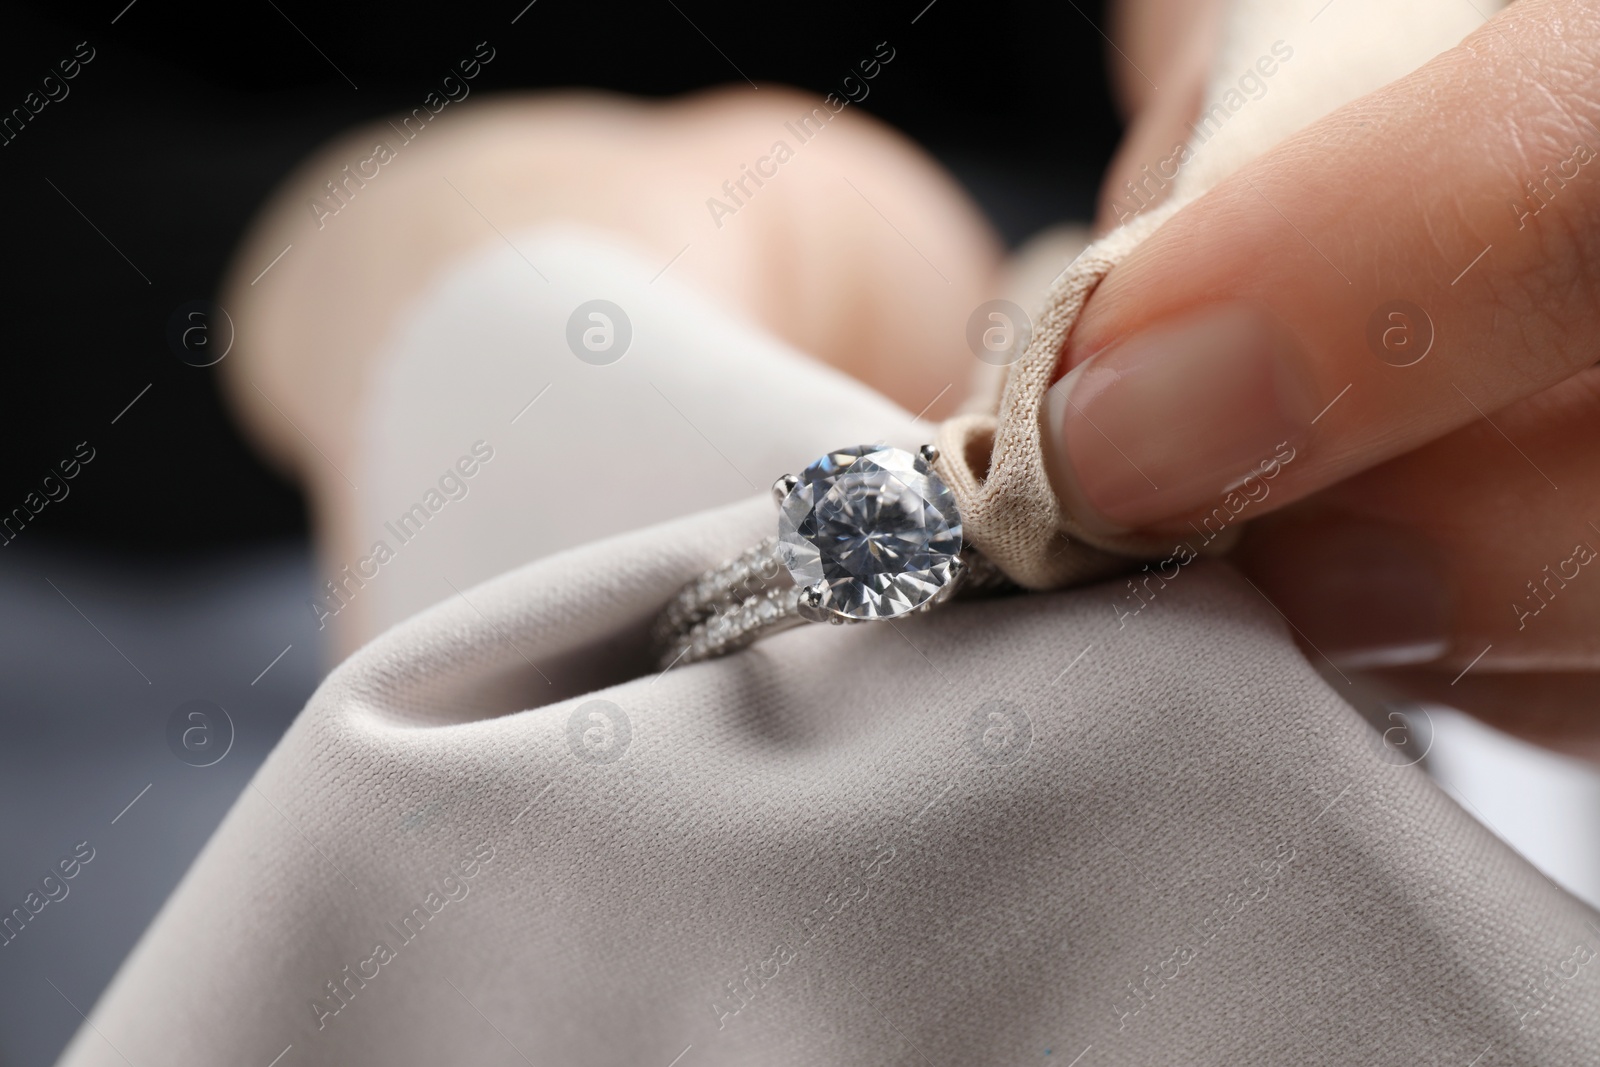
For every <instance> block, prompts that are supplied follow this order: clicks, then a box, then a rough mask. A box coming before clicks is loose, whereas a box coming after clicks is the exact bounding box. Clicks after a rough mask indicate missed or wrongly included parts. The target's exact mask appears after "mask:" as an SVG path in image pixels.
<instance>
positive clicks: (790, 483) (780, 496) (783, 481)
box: [772, 474, 800, 507]
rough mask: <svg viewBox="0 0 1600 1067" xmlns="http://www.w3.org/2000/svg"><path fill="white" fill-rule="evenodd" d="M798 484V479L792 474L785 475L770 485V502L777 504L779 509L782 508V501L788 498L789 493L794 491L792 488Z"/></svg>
mask: <svg viewBox="0 0 1600 1067" xmlns="http://www.w3.org/2000/svg"><path fill="white" fill-rule="evenodd" d="M799 484H800V479H799V478H798V477H796V476H795V475H793V474H785V475H784V476H783V477H781V478H779V479H778V480H777V481H775V482H773V483H772V502H773V503H774V504H777V505H778V506H779V507H782V506H783V501H784V499H785V498H786V497H788V495H789V494H790V492H792V491H793V490H794V487H795V486H797V485H799Z"/></svg>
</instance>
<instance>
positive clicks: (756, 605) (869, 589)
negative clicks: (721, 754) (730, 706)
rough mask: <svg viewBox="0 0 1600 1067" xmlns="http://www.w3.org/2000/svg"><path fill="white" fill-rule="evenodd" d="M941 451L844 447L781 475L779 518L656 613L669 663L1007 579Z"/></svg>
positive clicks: (776, 488)
mask: <svg viewBox="0 0 1600 1067" xmlns="http://www.w3.org/2000/svg"><path fill="white" fill-rule="evenodd" d="M938 458H939V453H938V450H937V449H935V448H934V447H933V446H932V445H923V446H922V447H921V448H920V449H919V450H918V451H917V452H916V453H911V452H907V451H906V450H905V449H901V448H891V447H888V446H880V445H854V446H852V447H849V448H840V449H835V450H834V451H831V452H829V453H827V454H826V455H824V456H822V457H821V458H820V459H818V460H817V461H816V462H814V463H812V464H811V465H810V466H809V467H807V468H806V469H805V470H803V471H801V472H800V473H799V474H798V475H796V474H786V475H784V476H783V477H782V478H779V479H778V480H777V481H776V482H775V483H774V484H773V486H772V495H773V497H774V499H776V500H777V502H778V530H777V533H776V534H774V535H773V536H771V537H768V538H765V539H764V540H762V542H761V543H760V544H758V545H756V546H755V547H753V548H751V549H749V550H748V551H746V552H744V553H742V554H741V555H739V556H738V557H736V558H735V559H732V560H729V561H728V562H727V563H724V564H723V565H722V566H720V567H717V568H715V569H713V570H710V571H708V572H706V573H705V574H704V575H702V576H701V577H699V578H697V579H696V580H694V581H693V582H690V583H689V584H688V585H686V586H684V587H683V589H682V590H681V591H680V592H679V593H678V594H677V595H676V596H675V597H673V599H672V600H671V602H669V603H668V605H667V607H666V608H665V610H663V612H662V613H661V617H660V618H659V619H658V620H657V622H656V629H655V638H656V644H657V647H658V648H659V649H660V650H661V666H662V668H663V669H665V668H667V667H670V666H672V665H673V664H675V663H680V662H682V663H693V662H695V661H697V660H702V659H709V658H710V657H712V656H720V655H722V654H724V653H727V652H732V651H734V650H735V649H739V648H743V647H745V646H746V645H749V644H751V643H753V642H755V641H756V640H758V639H759V638H761V637H765V636H766V635H767V634H769V633H774V632H776V631H778V630H783V629H787V628H789V627H791V626H797V625H799V624H801V623H806V622H828V623H834V624H844V623H858V622H874V621H883V620H892V619H897V618H900V617H901V616H903V615H909V614H911V613H913V612H925V611H928V610H930V609H931V608H934V607H936V606H937V605H939V604H941V603H943V602H944V601H946V600H948V599H950V597H951V596H953V595H954V594H955V593H956V592H957V590H958V589H964V590H967V591H987V590H992V589H998V588H1001V587H1003V586H1005V585H1007V584H1008V583H1007V581H1006V579H1005V577H1004V575H1002V574H1001V573H1000V572H999V570H998V569H997V568H995V567H994V565H993V564H991V563H989V562H988V561H987V560H986V559H984V558H983V557H982V556H981V555H979V554H978V553H977V552H976V550H975V549H973V548H972V547H971V546H965V545H963V543H962V537H961V515H960V513H959V512H958V511H957V509H956V502H955V497H954V495H953V494H952V493H951V492H950V489H949V487H948V486H946V485H945V483H944V480H943V479H942V478H940V477H939V475H938V474H937V473H935V472H934V470H933V464H934V463H935V462H936V461H937V460H938Z"/></svg>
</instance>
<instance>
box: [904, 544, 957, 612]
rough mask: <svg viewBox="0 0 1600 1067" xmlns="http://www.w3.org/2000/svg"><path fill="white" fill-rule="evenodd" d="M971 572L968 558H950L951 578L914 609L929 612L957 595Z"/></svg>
mask: <svg viewBox="0 0 1600 1067" xmlns="http://www.w3.org/2000/svg"><path fill="white" fill-rule="evenodd" d="M970 573H971V572H970V570H969V569H968V567H967V562H966V560H964V559H962V558H961V557H960V556H956V557H954V558H952V559H951V560H950V580H949V581H947V582H945V584H944V588H942V589H940V590H939V591H938V592H937V593H935V594H933V596H931V597H929V598H928V599H927V600H925V601H923V602H922V603H921V604H919V605H917V607H916V608H915V609H914V610H915V611H916V612H917V613H918V614H927V613H928V612H930V611H932V610H933V609H934V608H936V607H938V606H939V605H940V604H943V603H944V602H945V601H946V600H949V599H950V598H951V597H953V596H955V594H956V592H957V591H958V590H959V589H960V588H961V587H962V586H963V585H964V584H966V579H967V576H968V574H970Z"/></svg>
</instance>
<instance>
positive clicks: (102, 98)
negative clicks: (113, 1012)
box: [0, 0, 1120, 1067]
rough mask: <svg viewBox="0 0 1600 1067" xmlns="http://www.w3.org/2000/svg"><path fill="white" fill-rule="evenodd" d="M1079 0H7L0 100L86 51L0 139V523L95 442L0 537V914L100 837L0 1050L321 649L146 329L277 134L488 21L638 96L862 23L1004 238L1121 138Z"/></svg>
mask: <svg viewBox="0 0 1600 1067" xmlns="http://www.w3.org/2000/svg"><path fill="white" fill-rule="evenodd" d="M1103 6H1104V5H1103V4H1102V3H1096V2H1092V0H1078V2H1077V3H1076V4H1074V3H1072V2H1068V3H1065V4H1055V3H1048V4H1047V3H1026V2H1021V0H1014V2H995V0H990V2H987V3H984V4H981V5H980V4H974V3H971V2H970V0H935V2H934V3H933V4H931V5H930V4H928V3H927V0H905V2H893V3H876V2H868V3H862V2H855V3H849V4H844V3H822V2H812V3H777V4H768V5H763V6H756V5H751V4H748V3H738V4H736V3H726V2H722V0H642V2H637V3H628V4H622V3H616V2H609V3H607V2H598V3H597V2H588V3H578V2H576V0H537V2H535V3H533V4H531V5H529V4H528V3H527V0H506V2H503V3H462V2H456V3H451V4H441V5H416V6H412V7H405V6H397V5H392V4H385V5H378V4H342V5H336V6H328V5H318V4H309V3H305V2H304V0H259V2H258V0H246V2H244V3H241V4H236V5H207V6H201V5H194V4H173V3H170V2H165V0H135V2H134V3H132V4H128V3H127V0H113V2H110V3H94V4H83V5H78V4H59V3H57V4H49V5H46V4H22V5H19V4H15V3H13V4H9V5H7V7H6V9H5V15H4V21H3V27H4V28H3V32H0V117H3V116H4V115H9V114H10V113H11V109H13V108H24V109H25V110H27V109H28V107H29V94H30V93H37V94H39V95H38V97H34V98H33V101H32V106H38V105H37V100H38V99H39V97H43V96H44V95H45V93H44V89H43V88H42V83H43V80H44V78H45V77H46V76H47V75H52V74H53V75H55V76H56V77H57V78H58V79H59V76H60V68H59V64H60V62H61V61H62V60H71V59H73V58H74V56H78V57H80V62H81V57H82V56H85V55H90V54H91V52H90V50H91V49H92V56H93V58H92V59H91V60H90V61H89V62H88V63H86V64H83V65H81V68H80V69H79V70H78V73H77V76H76V77H74V78H72V79H71V80H70V81H65V82H64V83H60V82H57V83H51V84H50V85H49V86H48V87H47V88H49V90H50V92H51V93H53V94H54V95H56V96H60V94H61V92H62V89H61V88H59V87H58V85H59V84H64V86H65V90H66V95H65V96H64V97H61V98H60V99H58V100H55V101H54V102H51V103H49V104H47V105H45V106H44V107H43V108H42V109H41V110H39V112H38V113H37V114H31V113H30V114H29V117H28V121H26V123H25V124H23V123H13V124H12V126H11V127H10V129H9V131H8V133H7V135H6V136H9V137H10V140H9V141H8V142H7V143H4V144H3V145H0V195H3V198H4V203H5V204H6V206H7V211H6V223H5V242H4V246H3V248H4V251H3V253H0V270H3V272H4V280H3V285H0V292H3V294H4V295H3V298H0V299H3V307H4V315H5V332H4V344H5V346H6V348H7V350H9V351H10V352H11V356H10V357H9V358H8V359H7V360H6V371H5V374H6V379H5V382H6V384H5V388H4V389H0V435H3V437H0V440H3V444H4V451H3V453H0V455H3V457H4V460H3V462H0V516H3V515H9V514H10V513H11V509H13V508H17V507H26V506H28V504H27V502H28V501H29V500H30V497H29V494H30V493H33V494H37V495H35V496H34V497H32V498H31V500H32V501H33V502H34V503H37V501H38V500H39V499H40V498H41V497H42V496H43V493H42V492H41V486H42V485H43V479H44V477H45V476H46V475H47V474H49V473H51V471H52V470H54V469H55V468H56V466H57V464H58V463H59V461H61V460H64V459H69V458H71V457H72V456H73V455H74V453H75V452H78V454H79V455H82V454H83V452H81V451H80V450H79V446H80V442H83V443H86V445H87V447H88V448H89V449H92V450H93V456H94V458H93V459H92V460H91V461H90V462H88V463H87V464H85V465H83V466H82V468H81V470H80V471H79V473H78V475H77V477H75V478H74V479H72V480H71V481H70V482H67V483H65V485H66V487H67V488H68V490H69V492H68V493H67V495H66V496H65V497H63V498H61V499H59V500H55V501H52V502H49V503H47V504H45V505H44V506H43V507H42V508H40V509H39V510H38V512H37V514H36V515H33V516H32V518H31V519H30V520H29V521H28V522H27V524H26V526H25V527H23V528H22V529H21V530H20V532H15V531H13V532H14V533H15V536H14V539H12V540H10V541H9V542H8V543H6V544H4V546H3V547H0V669H3V673H0V679H3V686H0V702H3V706H0V730H3V733H0V916H4V915H8V914H10V913H11V910H12V909H13V908H18V907H22V908H25V909H27V907H28V905H27V900H28V894H29V893H30V892H35V891H36V890H37V889H38V887H39V883H40V881H41V879H42V878H43V877H44V876H45V875H46V874H47V873H49V872H50V870H51V868H52V867H53V866H54V864H55V863H56V862H57V861H58V860H60V859H61V858H63V857H65V856H68V855H69V854H71V852H72V850H73V847H74V846H75V845H77V844H78V843H79V842H84V841H87V842H88V843H89V844H90V846H91V847H92V848H93V849H94V850H95V857H94V859H93V860H92V861H91V862H89V863H88V864H87V865H85V866H84V867H83V868H82V870H81V871H80V872H79V874H78V875H77V876H76V877H75V878H74V879H73V880H72V881H71V882H70V883H67V885H68V887H69V890H70V891H69V893H68V895H67V897H65V898H64V899H62V900H59V901H55V902H52V903H49V904H47V905H45V906H44V907H43V908H42V909H41V910H39V912H38V914H32V913H31V911H29V912H28V916H29V917H28V921H27V922H26V924H25V925H22V926H21V927H20V933H15V934H14V937H13V938H11V939H9V940H4V941H3V947H0V1067H12V1065H29V1067H33V1065H46V1064H49V1063H51V1062H53V1060H54V1059H55V1057H56V1055H57V1054H58V1053H59V1051H60V1050H61V1048H62V1046H63V1045H64V1044H65V1042H66V1040H67V1039H68V1038H69V1037H70V1036H71V1034H72V1033H73V1031H74V1030H75V1029H76V1028H77V1027H78V1025H79V1023H80V1015H79V1012H80V1011H82V1012H87V1011H89V1010H90V1008H91V1006H92V1005H93V1003H94V1001H95V999H96V998H97V997H98V996H99V994H100V993H101V991H102V990H103V989H104V987H105V984H106V983H107V982H108V981H109V980H110V978H111V976H112V975H113V974H114V972H115V969H116V967H117V965H118V963H119V962H120V961H121V960H122V958H123V957H124V956H125V955H126V954H127V952H128V951H129V950H130V949H131V948H132V946H133V944H134V942H135V941H136V939H137V938H138V936H139V933H140V932H141V931H142V930H143V929H144V927H145V925H146V924H147V923H148V922H149V921H150V919H151V918H152V917H153V916H154V914H155V912H156V910H157V909H158V908H159V907H160V905H161V902H162V901H163V900H164V899H165V897H166V896H167V894H168V893H169V892H170V891H171V889H172V888H173V886H174V885H175V884H176V882H177V880H178V879H179V877H181V875H182V873H183V871H184V869H185V868H186V867H187V866H188V864H189V863H190V861H191V860H192V859H193V857H194V855H195V854H196V853H197V852H198V850H199V848H200V847H201V846H202V845H203V844H204V842H205V839H206V838H207V836H208V835H209V834H210V832H211V831H212V829H213V828H214V827H215V826H216V824H217V822H218V821H219V820H220V819H221V818H222V816H223V815H224V814H225V813H226V811H227V808H228V806H229V805H230V804H231V803H232V801H233V798H234V797H236V796H237V795H238V793H239V791H240V790H241V789H243V788H245V786H246V783H247V782H248V780H249V776H250V774H251V773H252V772H253V771H254V769H255V767H256V766H257V765H258V764H259V763H260V761H261V760H262V759H263V758H264V757H265V755H266V753H267V752H268V751H269V750H270V748H271V746H272V744H273V743H274V742H275V741H276V739H277V738H278V736H279V735H280V734H281V733H282V731H283V729H284V728H285V727H286V726H287V724H288V723H289V721H290V720H291V719H292V718H293V716H294V714H295V712H296V711H298V710H299V708H300V706H301V704H302V703H303V702H304V701H305V699H306V697H307V696H309V695H310V692H311V690H312V689H313V688H314V687H315V685H316V683H317V682H318V681H319V680H320V678H321V676H322V674H323V673H324V667H325V664H324V654H325V653H324V649H323V648H322V646H321V644H320V642H319V641H318V635H317V632H316V630H315V626H314V623H313V620H312V615H311V613H310V612H309V611H307V610H306V608H305V606H304V600H305V599H306V597H307V596H308V595H309V592H310V587H311V576H312V573H313V570H312V564H311V559H310V550H309V545H308V542H307V530H306V513H305V505H304V502H303V501H302V500H301V498H300V496H299V494H298V492H297V491H296V490H295V489H294V487H292V486H291V485H289V484H288V483H286V482H285V481H284V480H283V479H281V478H279V477H278V476H276V475H275V474H274V473H272V472H271V471H269V470H268V469H267V468H266V467H264V466H263V465H262V464H261V463H260V462H259V461H258V460H257V459H256V458H255V457H254V456H253V455H252V454H251V452H250V451H249V449H248V448H247V446H246V445H245V444H244V443H243V441H242V440H241V439H240V437H239V435H238V433H237V432H236V431H235V429H234V428H233V426H232V424H231V422H230V420H229V417H228V415H227V413H226V411H225V410H224V408H223V406H222V404H221V401H220V398H219V394H218V390H217V385H216V380H215V370H214V369H209V368H197V367H193V366H190V365H188V364H186V363H185V362H184V361H183V360H182V359H180V358H179V356H180V354H182V351H183V350H182V349H181V348H175V347H174V345H173V344H172V342H171V339H170V336H169V335H170V333H171V331H170V329H169V327H170V326H171V324H172V323H173V322H174V316H175V314H177V313H179V311H180V309H182V308H184V307H185V305H189V304H191V303H192V302H194V301H200V300H207V299H210V298H211V297H213V296H214V294H215V292H216V288H217V285H218V281H219V278H220V276H221V273H222V270H223V268H224V266H225V264H226V262H227V260H228V256H229V252H230V250H231V249H232V247H233V246H234V244H235V242H236V241H237V240H238V238H239V236H240V234H241V233H242V231H243V229H244V227H245V226H246V225H247V223H248V222H249V220H250V218H251V216H252V214H253V213H254V212H255V210H256V208H257V206H258V205H259V204H260V203H261V202H262V200H263V199H264V197H265V196H266V195H267V194H268V192H269V191H270V190H271V189H272V188H273V187H274V186H275V185H276V184H277V182H278V181H279V180H280V179H281V178H282V177H284V176H285V174H286V173H287V172H288V171H289V170H290V168H291V167H293V166H294V165H295V164H296V162H297V161H299V160H300V159H302V158H303V157H304V156H306V155H307V154H308V153H310V152H311V151H312V150H313V149H314V148H316V147H317V146H318V145H319V144H320V143H321V142H323V141H325V140H327V139H328V138H330V137H332V136H334V135H335V134H336V133H338V132H339V131H340V130H342V129H344V128H345V127H347V126H350V125H352V124H354V123H357V122H362V121H365V120H368V119H372V118H375V117H378V116H381V115H384V114H386V113H388V112H391V111H394V110H400V109H402V108H403V109H409V108H411V107H412V106H414V105H415V104H416V102H417V100H418V99H419V98H420V96H421V95H423V94H424V93H426V91H427V90H429V89H431V88H432V87H433V86H434V85H435V84H436V83H437V81H438V79H439V78H440V77H442V76H443V74H444V73H445V72H447V71H448V69H449V68H450V66H451V65H452V64H454V62H455V61H456V60H457V59H458V58H459V57H460V56H461V55H463V54H466V53H467V52H468V51H470V49H471V46H473V45H475V44H476V43H477V42H479V41H482V40H488V41H489V42H490V43H491V44H492V46H493V47H494V48H495V49H496V50H497V55H496V58H495V61H494V63H493V64H492V65H491V66H489V67H486V68H484V73H483V74H482V75H481V76H480V77H479V79H478V80H476V81H475V82H474V83H473V90H474V92H475V93H481V92H484V91H486V90H489V91H492V90H496V89H499V90H513V89H538V88H546V87H560V86H588V87H595V88H602V89H609V90H615V91H618V92H626V93H638V94H645V95H651V96H661V95H670V94H675V93H680V92H685V91H689V90H694V89H699V88H702V87H706V86H713V85H719V84H724V83H729V82H733V83H738V82H741V81H742V80H743V79H742V78H741V77H740V74H739V71H743V73H744V74H746V75H748V76H749V77H751V78H753V79H755V80H756V81H758V82H782V83H788V84H790V85H795V86H799V87H801V88H806V89H811V90H814V91H817V92H819V93H821V92H828V91H830V90H832V89H834V88H835V87H836V86H837V85H838V83H839V81H840V79H841V78H842V77H843V76H844V75H845V74H846V73H848V72H849V69H850V66H851V64H853V63H854V61H855V60H856V59H858V58H859V56H860V55H861V54H863V48H864V47H869V46H871V45H873V44H875V43H876V42H878V41H880V40H887V41H889V42H890V44H891V45H892V46H893V47H894V48H895V49H896V58H895V64H894V77H893V78H883V79H880V80H878V81H875V82H873V83H872V91H871V94H870V96H869V97H867V98H866V99H865V100H864V101H863V102H862V103H861V105H860V106H862V107H864V108H866V109H867V110H869V111H871V112H872V113H874V114H875V115H877V116H878V117H879V118H881V119H883V120H885V121H887V122H889V123H891V124H893V125H895V126H897V127H899V128H900V129H901V130H903V131H905V132H906V133H908V134H909V135H910V136H911V137H913V138H915V139H916V140H918V141H919V142H921V143H922V144H923V145H924V146H925V147H927V148H928V149H929V150H930V151H931V152H932V153H933V154H934V155H935V156H937V157H938V158H939V159H941V160H942V161H943V162H944V163H945V164H946V165H947V166H948V167H949V168H950V169H951V170H952V171H953V172H954V173H955V174H956V176H957V177H958V178H959V179H960V180H961V181H962V182H964V183H965V184H966V186H967V188H968V189H969V190H970V191H971V193H972V194H973V195H974V196H975V197H976V199H977V200H978V202H979V203H980V204H981V205H982V206H983V208H984V209H985V210H986V211H987V212H988V213H989V215H990V217H991V218H992V219H993V220H994V222H995V224H996V225H997V226H998V227H999V229H1000V230H1001V232H1002V233H1003V234H1004V235H1005V236H1006V238H1007V239H1008V240H1009V241H1011V242H1012V243H1016V242H1019V241H1020V240H1022V239H1023V238H1025V237H1027V236H1028V235H1029V234H1031V233H1033V232H1034V231H1036V230H1037V229H1040V228H1042V227H1043V226H1045V225H1048V224H1049V223H1051V222H1055V221H1058V220H1061V219H1064V218H1079V219H1085V218H1087V217H1088V216H1089V214H1090V212H1091V208H1092V204H1093V197H1094V191H1095V187H1096V184H1097V182H1098V176H1099V174H1100V172H1101V170H1102V169H1103V167H1104V166H1105V164H1106V162H1107V161H1108V159H1109V158H1110V154H1111V152H1112V149H1113V148H1114V146H1115V143H1116V140H1117V138H1118V136H1119V135H1120V127H1119V124H1118V121H1117V118H1116V116H1115V114H1114V111H1113V109H1112V106H1111V103H1110V98H1109V94H1108V91H1107V88H1106V72H1105V65H1104V61H1103V55H1102V50H1103V49H1104V47H1105V43H1104V38H1103V37H1102V36H1101V34H1100V32H1099V30H1098V29H1097V27H1103V26H1104V25H1105V14H1104V11H1103ZM513 20H515V22H513ZM691 20H692V22H691ZM708 38H709V41H708ZM711 42H715V43H714V44H713V43H711ZM735 65H736V66H737V69H735ZM19 127H20V132H19ZM0 139H3V138H0ZM180 328H181V325H180ZM213 330H215V327H214V326H213ZM191 358H192V357H191ZM130 404H131V406H130ZM52 491H54V492H58V493H59V490H52ZM0 540H4V538H0ZM274 657H277V658H274ZM192 701H199V702H201V703H200V704H198V705H191V704H190V703H189V702H192ZM196 709H199V711H198V713H199V714H200V716H201V717H200V718H192V717H189V715H190V712H194V711H196ZM175 717H176V721H177V723H178V725H177V727H175V729H176V730H179V731H181V730H182V729H191V730H192V731H194V733H193V734H192V735H191V737H190V741H191V742H192V741H193V740H194V739H195V738H199V743H198V744H193V743H185V744H180V743H179V742H177V741H173V740H171V738H172V737H174V736H176V734H174V732H173V729H174V728H173V727H172V724H173V723H174V721H175ZM197 753H198V754H197ZM180 754H181V755H182V758H180ZM213 757H214V758H213ZM198 764H205V765H203V766H202V765H198ZM38 899H39V898H34V900H35V901H37V900H38ZM177 995H195V996H203V995H204V991H203V990H192V991H188V992H187V993H183V992H180V991H174V996H177Z"/></svg>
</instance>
